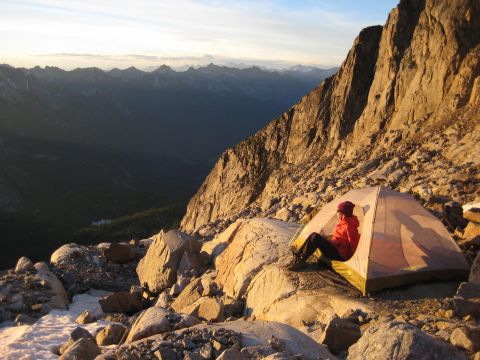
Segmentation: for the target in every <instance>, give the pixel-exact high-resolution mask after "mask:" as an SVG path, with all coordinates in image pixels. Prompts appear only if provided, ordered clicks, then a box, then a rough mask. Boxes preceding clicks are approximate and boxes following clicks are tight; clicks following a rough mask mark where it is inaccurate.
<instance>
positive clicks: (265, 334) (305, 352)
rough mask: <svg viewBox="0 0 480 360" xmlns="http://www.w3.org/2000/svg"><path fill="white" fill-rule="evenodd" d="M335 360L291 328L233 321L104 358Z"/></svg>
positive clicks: (154, 338)
mask: <svg viewBox="0 0 480 360" xmlns="http://www.w3.org/2000/svg"><path fill="white" fill-rule="evenodd" d="M125 356H128V358H129V359H172V360H177V359H178V360H180V359H190V360H194V359H195V360H207V359H208V360H213V359H217V360H237V359H238V360H248V359H264V358H267V359H312V360H313V359H333V358H334V356H333V355H332V354H331V353H330V352H329V351H328V350H327V349H326V348H325V347H324V346H322V345H320V344H318V343H316V342H315V341H314V340H312V339H310V338H309V337H308V336H306V335H304V334H303V333H301V332H299V331H298V330H295V329H293V328H291V327H289V326H287V325H284V324H280V323H273V322H258V321H253V322H250V321H241V320H238V321H232V322H228V323H218V324H211V325H208V324H202V325H197V326H194V327H191V328H188V329H184V330H180V331H175V332H168V333H164V334H161V335H155V336H151V337H149V338H145V339H143V340H139V341H136V342H133V343H131V344H127V345H122V346H121V347H119V348H118V349H114V350H109V351H107V352H105V353H104V354H103V355H102V357H101V358H102V359H112V360H113V359H123V358H125Z"/></svg>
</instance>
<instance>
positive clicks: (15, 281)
mask: <svg viewBox="0 0 480 360" xmlns="http://www.w3.org/2000/svg"><path fill="white" fill-rule="evenodd" d="M67 305H68V296H67V294H66V292H65V290H64V288H63V286H62V283H61V282H60V281H59V280H58V278H57V277H56V276H55V274H53V273H52V272H51V271H50V270H49V268H48V265H47V264H45V263H43V262H39V263H36V264H35V265H34V264H33V263H32V262H31V261H30V260H29V259H28V258H26V257H22V258H20V259H19V260H18V262H17V265H16V267H15V270H8V271H6V272H4V273H3V274H2V275H1V276H0V322H2V321H12V320H14V319H15V321H16V323H17V324H26V323H33V322H35V320H36V319H38V318H39V317H41V316H43V315H45V314H47V313H48V312H49V311H50V310H52V309H66V308H67Z"/></svg>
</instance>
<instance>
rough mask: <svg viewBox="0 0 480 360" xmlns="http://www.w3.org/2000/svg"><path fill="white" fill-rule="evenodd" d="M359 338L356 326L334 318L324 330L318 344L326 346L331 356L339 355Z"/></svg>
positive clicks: (359, 333) (358, 329) (358, 330)
mask: <svg viewBox="0 0 480 360" xmlns="http://www.w3.org/2000/svg"><path fill="white" fill-rule="evenodd" d="M360 336H361V331H360V327H359V326H358V324H353V323H351V322H349V321H346V320H343V319H340V318H338V317H336V318H334V319H333V320H332V321H330V323H329V324H328V325H327V327H326V328H325V330H324V332H323V334H322V336H321V338H320V343H322V344H324V345H327V346H328V348H329V349H330V351H331V352H332V353H333V354H339V353H340V352H341V351H343V350H345V349H347V348H348V347H349V346H350V345H352V344H354V343H355V342H356V341H357V340H358V339H359V338H360Z"/></svg>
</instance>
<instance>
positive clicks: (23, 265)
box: [15, 256, 35, 274]
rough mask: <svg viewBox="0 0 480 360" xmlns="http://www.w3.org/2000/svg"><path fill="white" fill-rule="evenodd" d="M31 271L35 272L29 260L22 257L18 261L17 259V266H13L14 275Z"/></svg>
mask: <svg viewBox="0 0 480 360" xmlns="http://www.w3.org/2000/svg"><path fill="white" fill-rule="evenodd" d="M32 270H35V267H34V266H33V263H32V261H31V260H30V259H29V258H27V257H25V256H22V257H21V258H20V259H18V261H17V265H16V266H15V273H17V274H20V273H22V272H25V271H32Z"/></svg>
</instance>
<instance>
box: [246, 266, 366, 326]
mask: <svg viewBox="0 0 480 360" xmlns="http://www.w3.org/2000/svg"><path fill="white" fill-rule="evenodd" d="M327 274H329V272H328V270H325V269H321V268H319V267H318V268H315V267H313V269H312V271H303V272H292V271H288V270H287V269H286V268H285V267H283V266H278V265H276V264H274V265H270V266H267V267H265V268H263V269H262V270H261V271H260V272H259V273H258V274H257V275H256V276H255V277H254V278H253V280H252V282H251V283H250V286H249V287H248V288H247V290H246V293H245V296H246V300H247V304H246V315H251V316H255V318H257V319H263V320H269V321H279V322H282V323H285V324H289V325H291V326H294V327H297V328H302V327H304V325H305V324H306V323H316V322H320V323H322V324H325V325H326V324H328V323H329V322H330V320H332V319H333V318H334V317H335V316H339V317H343V316H345V315H346V314H348V313H349V312H350V311H352V310H357V309H359V310H362V311H363V312H365V313H369V312H371V311H372V309H371V308H370V307H369V306H368V305H367V304H366V302H365V300H363V299H362V298H360V297H359V294H358V293H357V292H356V291H355V290H354V289H349V288H348V287H345V286H343V285H338V286H337V287H336V286H335V285H332V284H331V283H329V282H328V281H327Z"/></svg>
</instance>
